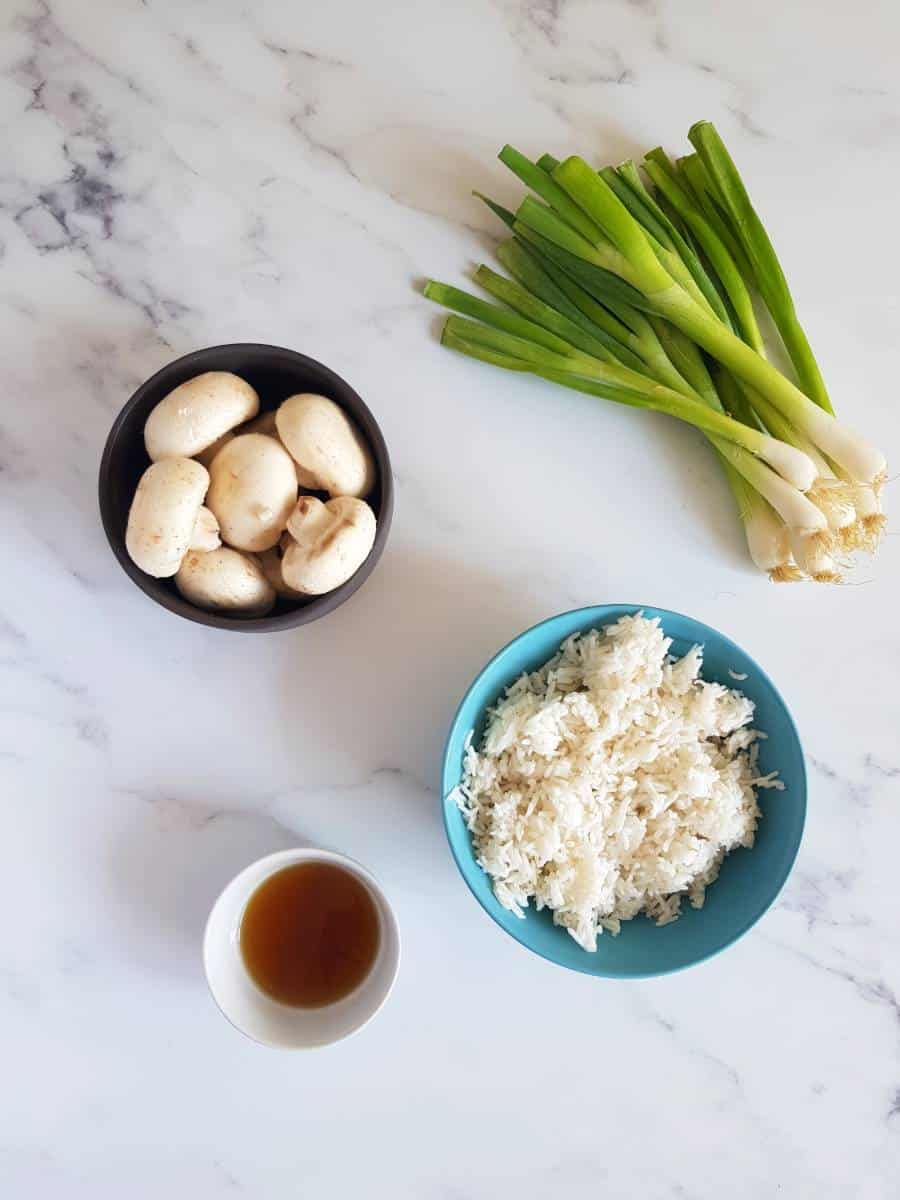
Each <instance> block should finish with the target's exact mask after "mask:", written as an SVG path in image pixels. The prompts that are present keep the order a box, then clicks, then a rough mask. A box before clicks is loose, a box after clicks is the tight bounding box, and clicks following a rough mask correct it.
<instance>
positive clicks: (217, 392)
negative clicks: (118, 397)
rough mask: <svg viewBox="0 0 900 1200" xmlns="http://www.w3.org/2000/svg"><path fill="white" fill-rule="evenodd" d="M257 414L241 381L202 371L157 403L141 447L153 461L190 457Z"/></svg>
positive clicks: (251, 392) (224, 373)
mask: <svg viewBox="0 0 900 1200" xmlns="http://www.w3.org/2000/svg"><path fill="white" fill-rule="evenodd" d="M258 412H259V396H257V394H256V392H255V391H254V389H253V388H252V387H251V386H250V384H249V383H247V381H246V380H245V379H241V377H240V376H239V375H232V374H231V372H230V371H205V372H204V373H203V374H202V375H195V376H194V378H193V379H188V380H187V381H186V382H185V383H182V384H179V386H178V387H177V388H175V390H174V391H171V392H169V394H168V396H165V397H164V398H163V399H162V400H160V402H159V404H157V405H156V407H155V408H154V409H153V411H152V412H151V413H150V416H149V417H148V418H147V423H146V425H145V426H144V445H145V446H146V447H147V453H148V454H149V455H150V457H151V458H152V459H153V461H154V462H158V461H159V460H160V459H162V458H180V457H183V458H191V457H192V456H193V455H195V454H199V453H200V452H201V451H202V450H206V449H207V447H209V446H211V445H212V444H213V442H215V441H217V440H218V439H219V438H220V437H221V436H222V435H223V434H224V433H227V432H228V431H229V430H230V429H234V427H235V426H236V425H240V424H241V422H242V421H246V420H248V419H249V418H250V417H255V416H256V414H257V413H258Z"/></svg>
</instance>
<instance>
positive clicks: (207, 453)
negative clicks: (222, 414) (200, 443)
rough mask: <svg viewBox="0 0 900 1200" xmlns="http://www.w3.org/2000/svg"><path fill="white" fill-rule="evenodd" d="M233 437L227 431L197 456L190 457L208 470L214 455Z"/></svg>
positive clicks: (230, 432)
mask: <svg viewBox="0 0 900 1200" xmlns="http://www.w3.org/2000/svg"><path fill="white" fill-rule="evenodd" d="M250 424H251V425H252V424H253V422H252V421H251V422H250ZM233 437H234V434H233V433H232V431H231V430H230V429H229V430H228V432H227V433H223V434H222V436H221V437H220V438H216V440H215V441H214V442H213V444H212V445H211V446H207V447H206V449H205V450H201V451H200V453H199V454H194V455H192V457H193V458H196V460H197V462H198V463H203V465H204V467H206V468H207V469H208V468H209V464H210V463H211V462H212V460H213V459H214V458H215V457H216V455H217V454H218V453H219V451H220V450H221V449H222V447H223V446H224V445H225V444H226V443H227V442H230V441H231V439H232V438H233Z"/></svg>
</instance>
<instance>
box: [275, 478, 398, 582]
mask: <svg viewBox="0 0 900 1200" xmlns="http://www.w3.org/2000/svg"><path fill="white" fill-rule="evenodd" d="M375 528H376V526H375V514H374V513H373V512H372V510H371V508H369V506H368V504H366V502H365V501H364V500H359V499H357V498H356V497H355V496H337V497H335V498H334V499H333V500H329V501H327V503H325V504H323V503H322V501H321V500H319V499H317V498H316V497H315V496H301V497H300V499H299V500H298V501H297V506H296V508H295V509H294V511H293V512H292V513H291V515H290V519H289V520H288V532H289V534H290V536H291V540H290V542H289V544H288V547H287V549H286V550H285V553H284V558H283V559H282V560H281V573H282V577H283V579H284V582H285V583H286V584H287V586H288V587H290V588H293V589H294V590H295V591H298V592H303V593H304V594H305V595H307V596H321V595H323V594H324V593H325V592H331V591H333V590H334V589H335V588H336V587H340V585H341V584H342V583H345V582H346V581H347V580H348V579H349V578H350V576H351V575H353V574H354V573H355V572H356V571H357V570H359V568H360V567H361V566H362V564H363V563H364V562H365V560H366V558H367V557H368V554H369V551H370V550H371V549H372V543H373V542H374V541H375Z"/></svg>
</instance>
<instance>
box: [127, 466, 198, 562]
mask: <svg viewBox="0 0 900 1200" xmlns="http://www.w3.org/2000/svg"><path fill="white" fill-rule="evenodd" d="M208 486H209V472H208V471H207V470H206V467H204V466H202V465H201V464H200V463H198V462H194V461H193V459H190V458H166V459H163V460H162V461H161V462H157V463H152V464H151V465H150V466H149V467H148V468H147V470H146V471H145V472H144V474H143V475H142V476H141V479H140V482H139V483H138V486H137V491H136V492H135V493H134V499H133V500H132V502H131V508H130V510H129V513H128V526H127V528H126V531H125V548H126V549H127V551H128V554H129V557H130V558H131V561H132V562H133V563H135V565H136V566H138V567H140V569H141V570H142V571H146V573H147V574H148V575H152V576H153V577H154V578H156V579H167V578H169V577H170V576H172V575H174V574H175V572H176V571H177V570H178V568H179V566H180V565H181V560H182V559H183V558H184V556H185V554H186V553H187V551H188V547H189V546H190V544H191V541H192V538H193V535H194V527H195V525H196V523H197V517H198V514H199V512H200V509H201V507H202V505H203V497H204V496H205V495H206V489H207V487H208Z"/></svg>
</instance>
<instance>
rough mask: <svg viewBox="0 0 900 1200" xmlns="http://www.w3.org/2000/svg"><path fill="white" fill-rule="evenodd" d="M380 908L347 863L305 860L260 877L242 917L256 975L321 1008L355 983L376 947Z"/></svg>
mask: <svg viewBox="0 0 900 1200" xmlns="http://www.w3.org/2000/svg"><path fill="white" fill-rule="evenodd" d="M380 938H381V935H380V931H379V921H378V911H377V909H376V908H375V903H374V901H373V900H372V897H371V895H370V893H369V890H368V888H367V887H366V886H365V884H363V883H361V882H360V881H359V880H358V879H357V878H356V877H355V876H354V875H351V874H350V873H349V872H348V871H345V870H344V869H343V867H336V866H333V865H332V864H331V863H327V862H301V863H295V864H294V865H293V866H291V867H285V868H284V869H283V870H281V871H277V872H276V873H275V874H274V875H271V876H270V877H269V878H268V879H267V880H266V881H265V882H264V883H261V884H260V885H259V887H258V888H257V889H256V891H255V892H254V893H253V895H252V896H251V897H250V899H249V901H248V902H247V907H246V908H245V909H244V916H243V918H242V919H241V928H240V945H241V954H242V955H243V958H244V963H245V964H246V967H247V970H248V971H249V972H250V975H251V978H252V979H253V980H254V982H255V983H256V984H257V986H258V987H260V988H261V989H262V990H263V991H264V992H266V994H267V995H269V996H271V997H272V999H273V1000H278V1001H280V1003H282V1004H291V1005H294V1006H295V1007H297V1008H321V1007H322V1006H323V1005H325V1004H333V1003H334V1002H335V1001H336V1000H341V999H343V997H344V996H348V995H349V994H350V992H352V991H353V989H354V988H355V987H357V986H358V985H359V984H360V983H362V981H363V980H364V979H365V977H366V976H367V975H368V973H369V971H370V970H371V969H372V964H373V963H374V961H375V956H376V954H377V953H378V944H379V941H380Z"/></svg>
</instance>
